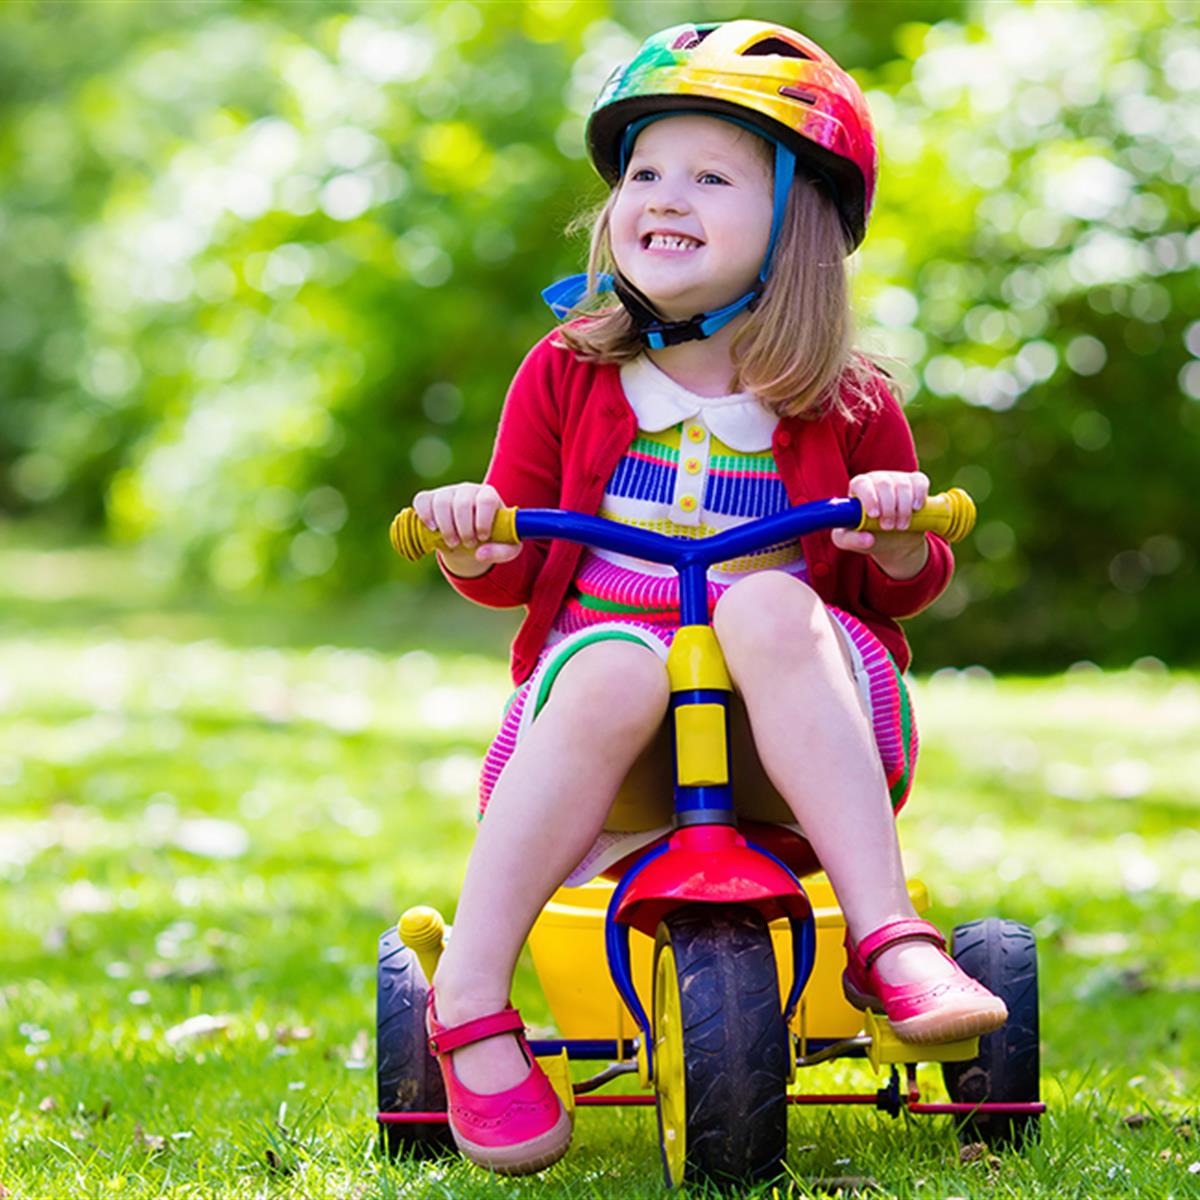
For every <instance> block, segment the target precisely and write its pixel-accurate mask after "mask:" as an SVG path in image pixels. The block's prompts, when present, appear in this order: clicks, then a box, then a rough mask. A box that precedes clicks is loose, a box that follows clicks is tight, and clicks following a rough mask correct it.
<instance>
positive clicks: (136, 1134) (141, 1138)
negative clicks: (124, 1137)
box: [133, 1122, 167, 1153]
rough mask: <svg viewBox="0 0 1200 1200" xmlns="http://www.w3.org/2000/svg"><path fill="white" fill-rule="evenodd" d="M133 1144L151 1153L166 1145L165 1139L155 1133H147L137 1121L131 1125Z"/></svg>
mask: <svg viewBox="0 0 1200 1200" xmlns="http://www.w3.org/2000/svg"><path fill="white" fill-rule="evenodd" d="M133 1144H134V1145H135V1146H137V1147H138V1148H139V1149H141V1150H149V1151H150V1152H151V1153H155V1152H157V1151H159V1150H162V1149H163V1148H164V1147H165V1146H166V1144H167V1139H166V1138H165V1137H161V1136H159V1135H158V1134H157V1133H147V1132H146V1131H145V1130H144V1129H143V1128H142V1126H141V1123H140V1122H139V1123H138V1124H137V1125H135V1126H134V1127H133Z"/></svg>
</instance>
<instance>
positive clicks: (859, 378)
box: [557, 175, 880, 417]
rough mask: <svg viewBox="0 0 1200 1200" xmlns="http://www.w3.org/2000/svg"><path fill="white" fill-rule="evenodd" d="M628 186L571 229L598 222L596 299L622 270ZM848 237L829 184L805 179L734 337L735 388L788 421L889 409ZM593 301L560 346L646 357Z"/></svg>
mask: <svg viewBox="0 0 1200 1200" xmlns="http://www.w3.org/2000/svg"><path fill="white" fill-rule="evenodd" d="M619 190H620V184H618V185H617V186H616V187H615V188H613V190H612V192H611V193H610V194H609V197H608V199H607V200H606V201H605V202H604V204H603V206H602V207H601V208H600V209H599V210H598V211H595V212H593V213H591V214H584V215H583V216H582V217H580V218H577V219H576V220H575V221H573V222H572V223H571V225H570V226H569V228H568V233H573V232H577V231H578V230H580V229H581V228H584V227H586V225H587V224H588V223H590V224H591V245H590V248H589V252H588V268H587V269H588V277H589V280H588V282H589V288H588V297H594V296H595V289H596V276H597V275H598V274H600V273H601V272H608V271H612V270H613V266H614V263H613V256H612V244H611V242H610V239H609V220H610V217H611V214H612V209H613V205H614V204H615V202H616V198H617V194H618V192H619ZM848 248H849V247H848V238H847V234H846V232H845V229H844V228H843V226H842V222H841V218H840V217H839V216H838V212H837V209H836V207H835V206H834V205H833V203H832V202H831V201H830V200H829V198H828V197H827V196H826V194H825V185H824V184H823V183H822V182H821V181H819V180H815V179H812V178H809V177H806V176H804V177H802V176H799V175H798V176H797V178H796V182H795V183H794V184H793V185H792V190H791V194H790V195H789V196H788V202H787V207H786V209H785V211H784V216H783V221H782V223H781V225H780V230H779V241H778V243H777V245H776V247H775V254H774V258H773V259H772V263H771V273H770V275H769V276H768V277H767V282H766V286H765V288H764V290H763V294H762V296H761V297H760V298H759V301H758V304H757V306H756V307H755V309H754V311H753V312H751V313H750V314H749V316H748V317H747V319H746V321H745V322H744V324H743V326H742V328H741V329H739V330H738V332H737V334H736V335H735V337H734V339H733V343H732V346H731V357H732V360H733V369H734V378H733V388H734V390H737V391H750V392H753V393H754V394H755V395H756V396H757V397H758V398H759V399H760V400H761V401H762V402H763V403H764V404H765V405H766V406H767V407H768V408H770V409H771V410H772V411H773V412H775V413H777V414H778V415H779V416H781V417H794V416H808V417H815V416H818V415H820V414H821V413H822V412H826V411H829V410H830V409H832V410H834V411H839V412H842V413H844V414H846V415H851V414H854V413H857V412H861V411H863V410H864V409H868V410H869V409H875V408H878V407H879V404H880V399H879V395H878V391H877V388H878V383H879V375H880V372H879V368H877V367H876V366H875V365H874V364H873V363H872V362H871V361H870V359H868V358H867V357H866V356H865V355H863V354H861V353H859V352H857V351H856V350H855V349H854V321H853V315H852V313H851V310H850V299H849V284H848V280H847V275H846V265H845V260H846V254H847V251H848ZM588 297H585V299H584V301H583V303H582V305H581V307H580V308H577V309H576V310H574V312H573V313H572V314H571V315H572V317H579V316H581V315H582V316H585V317H586V319H585V320H572V322H571V324H568V325H563V326H562V327H560V329H559V330H558V334H557V339H561V340H560V341H559V344H561V345H563V346H565V347H567V348H569V349H571V350H573V351H574V352H575V353H576V354H577V355H578V356H579V357H580V358H582V359H584V360H585V361H588V362H601V363H625V362H628V361H630V360H631V359H633V358H636V357H637V356H638V355H639V354H641V353H642V351H643V349H644V347H643V344H642V342H641V339H640V338H639V337H638V331H637V327H636V325H634V322H633V319H632V318H631V317H630V315H629V314H628V313H627V312H626V311H625V308H624V306H623V305H620V304H617V305H615V306H605V307H602V308H599V309H596V308H593V309H590V310H589V309H587V307H586V305H587V300H588Z"/></svg>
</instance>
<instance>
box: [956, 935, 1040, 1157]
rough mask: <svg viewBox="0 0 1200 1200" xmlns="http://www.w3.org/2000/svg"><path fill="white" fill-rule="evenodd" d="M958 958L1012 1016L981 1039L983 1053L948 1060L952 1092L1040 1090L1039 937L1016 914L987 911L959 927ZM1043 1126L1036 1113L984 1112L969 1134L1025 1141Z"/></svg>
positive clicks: (1008, 1097) (1029, 1095) (984, 1094)
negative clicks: (985, 916)
mask: <svg viewBox="0 0 1200 1200" xmlns="http://www.w3.org/2000/svg"><path fill="white" fill-rule="evenodd" d="M951 944H952V953H953V955H954V961H955V962H957V963H958V965H959V966H960V967H962V969H963V970H964V971H966V973H967V974H968V975H970V976H971V977H972V978H973V979H977V980H979V982H980V983H982V984H983V986H984V987H986V988H987V989H988V990H989V991H992V992H994V993H995V994H996V995H997V996H999V997H1000V999H1001V1000H1003V1001H1004V1003H1005V1004H1007V1005H1008V1020H1007V1021H1006V1022H1005V1023H1004V1024H1003V1025H1002V1026H1001V1027H1000V1028H999V1029H997V1030H996V1032H995V1033H988V1034H985V1035H984V1036H983V1037H981V1038H980V1039H979V1057H978V1058H974V1059H971V1060H970V1061H969V1062H955V1063H946V1064H944V1065H943V1067H942V1075H943V1078H944V1079H945V1081H946V1090H947V1091H948V1092H949V1093H950V1099H951V1100H954V1101H956V1102H958V1103H967V1104H979V1103H983V1102H985V1101H992V1102H993V1103H1005V1102H1007V1103H1011V1102H1019V1101H1031V1100H1037V1099H1038V1098H1039V1095H1040V1093H1039V1082H1038V1075H1039V1067H1040V1061H1041V1055H1040V1047H1039V1042H1038V1036H1039V1034H1038V972H1037V940H1036V939H1035V938H1034V936H1033V930H1032V929H1029V928H1028V927H1027V926H1025V925H1021V924H1018V923H1017V922H1016V921H1002V920H1000V919H999V918H997V917H989V918H988V919H987V920H984V921H970V922H968V923H967V924H965V925H959V926H957V927H956V928H955V930H954V937H953V941H952V943H951ZM1037 1129H1038V1117H1037V1115H1036V1114H1028V1115H1025V1114H1018V1115H1013V1116H1009V1115H1005V1114H1003V1113H981V1114H980V1115H978V1116H975V1117H972V1118H970V1120H968V1122H967V1124H966V1126H965V1128H964V1130H963V1136H964V1137H966V1138H968V1139H969V1140H971V1141H983V1142H990V1143H992V1144H993V1145H1009V1144H1016V1145H1020V1144H1021V1143H1022V1142H1023V1141H1024V1140H1025V1139H1026V1138H1028V1137H1030V1136H1031V1135H1032V1134H1034V1133H1035V1132H1036V1130H1037Z"/></svg>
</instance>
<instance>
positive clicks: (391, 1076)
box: [375, 926, 454, 1158]
mask: <svg viewBox="0 0 1200 1200" xmlns="http://www.w3.org/2000/svg"><path fill="white" fill-rule="evenodd" d="M428 992H429V986H428V984H427V983H426V982H425V975H424V973H423V972H422V970H421V966H420V964H419V963H418V962H417V956H416V955H415V954H414V953H413V952H412V951H411V950H409V949H408V947H407V946H405V945H403V943H402V942H401V941H400V936H399V934H397V933H396V930H395V927H394V926H393V928H391V929H389V930H387V931H386V932H384V933H382V934H380V936H379V965H378V971H377V975H376V982H375V1050H376V1055H375V1083H376V1099H377V1101H378V1104H379V1109H378V1111H379V1112H381V1113H382V1112H445V1111H446V1090H445V1088H444V1087H443V1086H442V1074H441V1071H439V1070H438V1065H437V1062H436V1060H435V1059H434V1057H433V1055H431V1054H430V1053H429V1047H428V1046H427V1045H426V1042H425V997H426V995H427V994H428ZM379 1141H380V1146H381V1147H382V1149H383V1151H384V1153H385V1154H386V1155H387V1156H388V1157H389V1158H395V1157H396V1156H397V1155H399V1154H402V1153H405V1152H409V1153H412V1154H415V1155H417V1156H419V1157H430V1156H432V1155H435V1154H440V1153H442V1152H443V1151H445V1150H447V1149H452V1148H453V1146H454V1141H453V1139H452V1138H451V1136H450V1128H449V1126H448V1125H445V1124H438V1125H380V1127H379Z"/></svg>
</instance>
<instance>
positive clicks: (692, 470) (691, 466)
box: [683, 458, 700, 475]
mask: <svg viewBox="0 0 1200 1200" xmlns="http://www.w3.org/2000/svg"><path fill="white" fill-rule="evenodd" d="M683 469H684V470H685V471H686V472H687V473H688V474H689V475H699V474H700V460H699V459H698V458H689V459H688V460H687V462H685V463H684V464H683Z"/></svg>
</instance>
